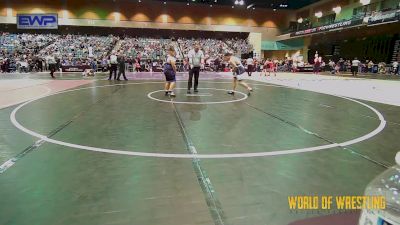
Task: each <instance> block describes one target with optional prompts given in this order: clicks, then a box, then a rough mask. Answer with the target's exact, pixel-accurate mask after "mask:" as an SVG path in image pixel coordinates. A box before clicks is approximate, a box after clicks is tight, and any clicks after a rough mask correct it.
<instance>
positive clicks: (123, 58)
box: [117, 52, 128, 80]
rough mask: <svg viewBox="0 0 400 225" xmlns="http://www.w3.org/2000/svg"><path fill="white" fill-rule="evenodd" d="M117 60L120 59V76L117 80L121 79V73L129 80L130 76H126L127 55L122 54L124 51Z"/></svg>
mask: <svg viewBox="0 0 400 225" xmlns="http://www.w3.org/2000/svg"><path fill="white" fill-rule="evenodd" d="M117 61H118V77H117V80H120V78H121V74H122V76H124V80H128V78H126V76H125V56H124V55H123V54H122V52H121V53H120V55H119V56H118V58H117Z"/></svg>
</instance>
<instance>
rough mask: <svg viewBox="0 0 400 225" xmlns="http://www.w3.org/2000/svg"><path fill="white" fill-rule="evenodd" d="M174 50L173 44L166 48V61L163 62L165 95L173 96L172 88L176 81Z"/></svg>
mask: <svg viewBox="0 0 400 225" xmlns="http://www.w3.org/2000/svg"><path fill="white" fill-rule="evenodd" d="M175 55H176V52H175V48H174V47H173V46H171V47H169V49H168V56H167V61H166V62H165V64H164V75H165V95H166V96H167V95H169V96H171V97H175V93H174V88H175V82H176V64H175V63H176V58H175Z"/></svg>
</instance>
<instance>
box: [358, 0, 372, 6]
mask: <svg viewBox="0 0 400 225" xmlns="http://www.w3.org/2000/svg"><path fill="white" fill-rule="evenodd" d="M360 3H361V4H362V5H368V4H369V3H371V0H360Z"/></svg>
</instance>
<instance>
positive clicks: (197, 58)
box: [187, 44, 204, 94]
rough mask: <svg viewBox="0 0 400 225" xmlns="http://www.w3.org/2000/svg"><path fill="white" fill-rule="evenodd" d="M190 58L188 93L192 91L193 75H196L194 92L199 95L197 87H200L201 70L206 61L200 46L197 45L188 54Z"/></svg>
mask: <svg viewBox="0 0 400 225" xmlns="http://www.w3.org/2000/svg"><path fill="white" fill-rule="evenodd" d="M188 58H189V67H190V70H189V81H188V88H187V89H188V90H187V93H188V94H190V89H191V88H192V85H193V75H194V92H195V93H197V92H198V90H197V87H198V85H199V75H200V68H201V66H202V64H203V61H204V53H203V51H202V50H200V46H199V45H198V44H196V45H195V46H194V49H192V50H190V51H189V53H188Z"/></svg>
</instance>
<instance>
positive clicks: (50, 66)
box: [46, 55, 56, 78]
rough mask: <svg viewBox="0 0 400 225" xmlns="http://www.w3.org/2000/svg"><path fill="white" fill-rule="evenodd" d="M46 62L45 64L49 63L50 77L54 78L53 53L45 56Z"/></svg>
mask: <svg viewBox="0 0 400 225" xmlns="http://www.w3.org/2000/svg"><path fill="white" fill-rule="evenodd" d="M46 62H47V65H49V70H50V75H51V77H52V78H55V77H54V72H55V71H56V59H55V58H54V56H53V55H48V56H47V57H46Z"/></svg>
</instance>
